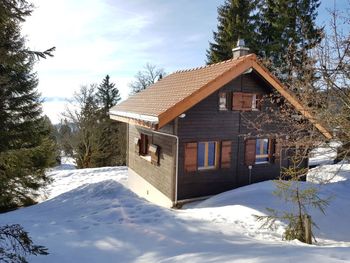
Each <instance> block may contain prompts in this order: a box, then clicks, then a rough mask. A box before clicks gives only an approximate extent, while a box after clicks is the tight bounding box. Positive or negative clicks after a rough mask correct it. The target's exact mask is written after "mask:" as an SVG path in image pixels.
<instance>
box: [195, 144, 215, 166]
mask: <svg viewBox="0 0 350 263" xmlns="http://www.w3.org/2000/svg"><path fill="white" fill-rule="evenodd" d="M200 143H204V165H203V166H199V158H200V155H201V154H202V153H200V152H199V149H200V147H199V145H200ZM209 143H214V165H209V159H210V158H209ZM219 155H220V153H219V142H218V141H199V142H198V143H197V170H198V171H205V170H214V169H217V168H218V162H219V159H220V157H219Z"/></svg>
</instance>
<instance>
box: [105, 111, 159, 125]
mask: <svg viewBox="0 0 350 263" xmlns="http://www.w3.org/2000/svg"><path fill="white" fill-rule="evenodd" d="M109 116H110V118H111V119H113V120H117V121H121V122H125V123H129V124H133V125H138V126H142V127H146V128H149V129H152V130H156V129H158V124H159V119H158V117H156V116H150V115H144V114H138V113H132V112H125V111H115V110H110V111H109Z"/></svg>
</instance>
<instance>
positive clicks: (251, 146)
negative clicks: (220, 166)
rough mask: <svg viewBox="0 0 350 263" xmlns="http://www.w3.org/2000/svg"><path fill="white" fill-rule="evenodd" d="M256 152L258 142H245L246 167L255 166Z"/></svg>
mask: <svg viewBox="0 0 350 263" xmlns="http://www.w3.org/2000/svg"><path fill="white" fill-rule="evenodd" d="M255 150H256V140H255V139H248V140H246V141H245V152H244V160H245V164H246V165H253V164H255V155H256V153H255Z"/></svg>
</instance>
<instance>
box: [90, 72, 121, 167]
mask: <svg viewBox="0 0 350 263" xmlns="http://www.w3.org/2000/svg"><path fill="white" fill-rule="evenodd" d="M96 97H97V100H98V104H99V107H100V111H99V123H98V125H97V129H96V136H95V138H96V140H95V147H94V150H93V152H92V165H93V166H94V167H103V166H113V165H123V164H125V150H126V149H125V145H126V142H125V138H126V135H125V132H126V129H125V124H123V123H120V122H116V121H113V120H111V119H110V118H109V115H108V111H109V109H110V108H111V107H112V106H114V105H115V104H117V103H118V102H119V101H120V99H121V98H120V95H119V90H118V89H117V88H116V87H115V84H114V83H111V82H110V77H109V76H108V75H107V76H106V77H105V78H104V79H103V81H102V83H101V85H100V86H99V88H98V90H97V93H96Z"/></svg>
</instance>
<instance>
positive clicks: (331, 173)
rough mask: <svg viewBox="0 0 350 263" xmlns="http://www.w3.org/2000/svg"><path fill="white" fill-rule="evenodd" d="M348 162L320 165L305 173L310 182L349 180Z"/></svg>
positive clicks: (349, 169) (349, 167)
mask: <svg viewBox="0 0 350 263" xmlns="http://www.w3.org/2000/svg"><path fill="white" fill-rule="evenodd" d="M349 179H350V164H343V163H340V164H335V165H322V166H318V167H316V168H313V169H310V171H309V173H308V175H307V181H309V182H312V183H318V184H322V183H337V182H342V181H349Z"/></svg>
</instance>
